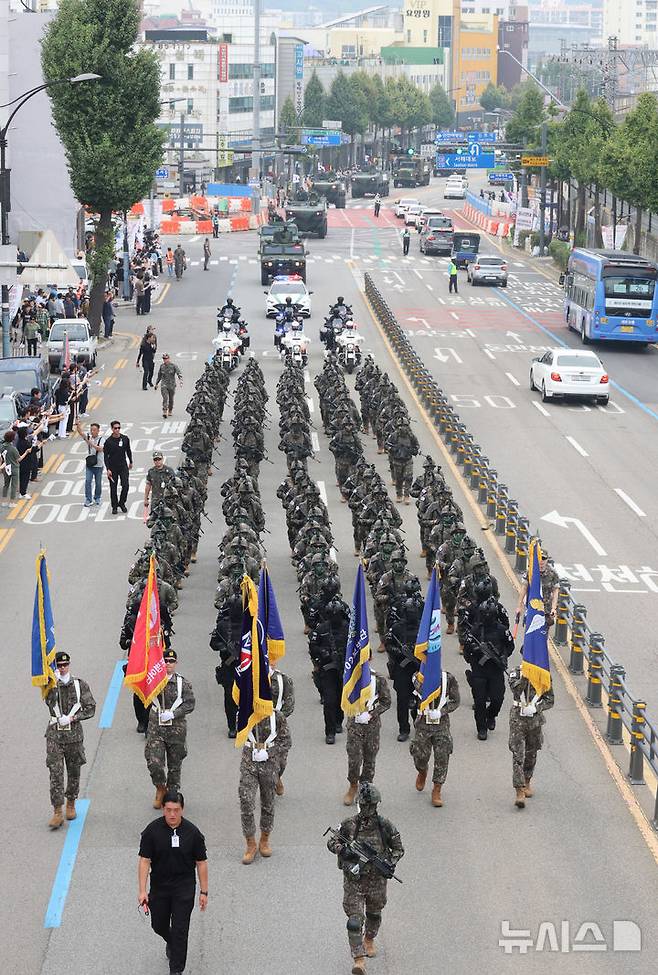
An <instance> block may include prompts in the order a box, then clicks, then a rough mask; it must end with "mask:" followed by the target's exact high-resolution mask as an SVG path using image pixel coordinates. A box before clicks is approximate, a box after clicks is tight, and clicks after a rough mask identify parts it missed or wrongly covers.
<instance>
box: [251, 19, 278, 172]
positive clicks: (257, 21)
mask: <svg viewBox="0 0 658 975" xmlns="http://www.w3.org/2000/svg"><path fill="white" fill-rule="evenodd" d="M260 5H261V0H254V135H253V141H252V145H253V147H254V149H255V150H256V159H257V162H256V165H255V166H254V156H253V153H252V155H251V168H252V170H253V169H256V170H257V172H258V176H259V181H260V177H261V175H262V173H261V166H262V153H261V151H260V77H261V75H260ZM275 129H276V122H275Z"/></svg>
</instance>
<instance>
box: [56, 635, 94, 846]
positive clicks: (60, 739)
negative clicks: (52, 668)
mask: <svg viewBox="0 0 658 975" xmlns="http://www.w3.org/2000/svg"><path fill="white" fill-rule="evenodd" d="M55 663H56V665H57V684H56V686H55V687H53V688H51V689H50V691H49V692H48V694H47V696H46V699H45V700H46V706H47V708H48V711H49V712H50V719H49V721H48V727H47V728H46V735H45V738H46V765H47V767H48V771H49V772H50V801H51V803H52V807H53V816H52V819H51V820H50V822H49V823H48V825H49V826H50V828H51V829H59V827H60V826H61V825H62V823H63V822H64V813H63V809H62V807H63V805H64V797H65V796H66V818H67V819H75V817H76V815H77V813H76V811H75V800H76V799H77V798H78V793H79V791H80V769H81V767H82V766H83V765H86V764H87V758H86V756H85V745H84V732H83V730H82V725H81V724H80V722H81V721H86V720H87V718H93V716H94V714H95V713H96V702H95V701H94V698H93V696H92V693H91V691H90V690H89V685H88V684H87V682H86V681H84V680H82V678H81V677H73V676H72V675H71V670H70V667H71V658H70V656H69V654H68V653H65V652H64V651H63V650H59V651H58V652H57V653H56V654H55ZM65 765H66V788H65V787H64V766H65Z"/></svg>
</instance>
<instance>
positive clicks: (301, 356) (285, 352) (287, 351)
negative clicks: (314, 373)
mask: <svg viewBox="0 0 658 975" xmlns="http://www.w3.org/2000/svg"><path fill="white" fill-rule="evenodd" d="M308 346H309V340H308V336H306V335H305V334H304V323H303V321H302V320H301V319H295V320H294V321H293V322H292V324H291V326H290V331H289V332H288V333H287V334H286V335H284V336H283V338H282V339H281V353H280V354H281V358H282V359H285V361H286V362H292V364H293V366H305V365H307V363H308Z"/></svg>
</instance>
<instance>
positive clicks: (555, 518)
mask: <svg viewBox="0 0 658 975" xmlns="http://www.w3.org/2000/svg"><path fill="white" fill-rule="evenodd" d="M541 520H542V521H548V522H549V523H550V524H551V525H557V526H558V528H568V527H569V525H573V526H574V528H577V529H578V531H579V532H580V534H581V535H582V536H583V538H584V539H585V540H586V541H588V542H589V544H590V545H591V546H592V548H593V549H594V551H595V552H596V554H597V555H606V554H607V553H606V551H605V549H604V548H603V546H602V545H599V543H598V542H597V540H596V539H595V538H594V536H593V535H592V533H591V531H590V530H589V528H586V527H585V525H584V524H583V523H582V521H581V520H580V518H568V517H566V516H565V515H561V514H558V512H557V511H549V513H548V514H547V515H542V518H541Z"/></svg>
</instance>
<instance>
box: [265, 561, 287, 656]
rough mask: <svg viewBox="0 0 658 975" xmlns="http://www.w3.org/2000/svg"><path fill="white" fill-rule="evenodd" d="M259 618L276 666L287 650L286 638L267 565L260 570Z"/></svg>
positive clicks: (269, 652)
mask: <svg viewBox="0 0 658 975" xmlns="http://www.w3.org/2000/svg"><path fill="white" fill-rule="evenodd" d="M258 619H259V622H260V624H261V627H262V631H263V633H264V634H265V639H266V646H267V657H268V660H269V662H270V666H271V667H274V666H275V664H276V663H277V661H278V660H281V658H282V657H283V656H284V654H285V652H286V640H285V637H284V635H283V627H282V625H281V617H280V616H279V610H278V607H277V605H276V596H275V595H274V588H273V586H272V580H271V579H270V574H269V572H268V571H267V568H265V567H264V568H262V569H261V570H260V579H259V580H258Z"/></svg>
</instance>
